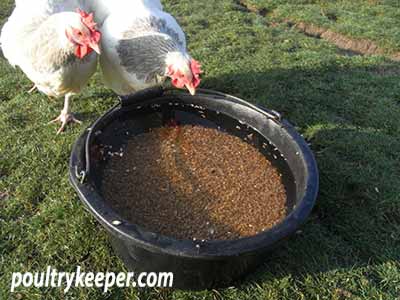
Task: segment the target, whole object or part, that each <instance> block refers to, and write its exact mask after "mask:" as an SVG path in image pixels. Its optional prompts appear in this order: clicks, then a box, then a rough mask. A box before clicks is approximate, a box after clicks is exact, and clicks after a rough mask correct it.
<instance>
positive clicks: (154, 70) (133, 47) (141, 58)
mask: <svg viewBox="0 0 400 300" xmlns="http://www.w3.org/2000/svg"><path fill="white" fill-rule="evenodd" d="M178 49H179V47H178V45H177V44H176V43H175V41H173V40H172V39H171V38H170V37H169V36H166V35H145V36H139V37H136V38H131V39H123V40H120V41H119V43H118V45H117V52H118V55H119V57H120V59H121V66H122V67H124V68H125V70H126V71H127V72H128V73H132V74H135V75H136V77H137V78H138V79H139V80H144V81H145V82H151V81H154V80H157V75H159V76H164V73H165V69H166V65H165V57H166V55H167V53H169V52H173V51H178Z"/></svg>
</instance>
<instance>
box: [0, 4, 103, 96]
mask: <svg viewBox="0 0 400 300" xmlns="http://www.w3.org/2000/svg"><path fill="white" fill-rule="evenodd" d="M16 5H17V6H16V8H15V9H14V11H13V13H12V15H11V16H10V18H9V19H8V21H7V22H6V24H5V25H4V27H3V29H2V31H1V36H0V43H1V47H2V51H3V54H4V57H5V58H6V59H7V60H8V61H9V62H10V64H11V65H13V66H18V67H20V68H21V69H22V71H23V72H24V73H25V74H26V75H27V77H28V78H29V79H30V80H31V81H33V82H34V83H35V85H36V86H37V87H38V89H39V90H40V91H42V92H43V93H45V94H47V95H49V96H54V97H60V96H64V95H66V94H75V93H78V92H79V91H80V90H81V88H82V87H83V86H84V85H85V84H86V83H87V81H88V80H89V78H90V77H91V76H92V75H93V73H94V72H95V71H96V65H97V58H96V55H95V54H94V53H92V54H90V55H89V57H87V58H86V59H83V60H82V61H79V60H77V62H76V63H70V64H65V65H57V63H58V62H59V60H60V59H59V57H60V56H61V55H62V54H63V53H64V50H65V51H67V50H71V49H65V48H67V47H75V46H74V45H72V44H71V43H70V42H69V41H68V39H67V37H66V35H65V30H66V29H67V27H70V26H72V27H77V26H79V24H80V23H81V21H80V15H79V14H77V13H75V12H72V11H74V10H75V9H76V7H77V5H78V1H70V2H67V1H59V0H58V1H57V0H47V1H44V0H35V1H26V0H18V1H17V3H16ZM24 5H26V6H25V7H24ZM64 9H65V10H66V11H62V10H64ZM29 12H30V14H29ZM63 49H64V50H63Z"/></svg>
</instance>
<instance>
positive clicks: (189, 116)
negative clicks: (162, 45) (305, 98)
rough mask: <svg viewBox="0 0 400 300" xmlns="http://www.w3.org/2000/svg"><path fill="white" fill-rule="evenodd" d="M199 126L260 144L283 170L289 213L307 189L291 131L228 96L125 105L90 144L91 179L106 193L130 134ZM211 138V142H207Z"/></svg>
mask: <svg viewBox="0 0 400 300" xmlns="http://www.w3.org/2000/svg"><path fill="white" fill-rule="evenodd" d="M171 121H173V122H175V123H176V124H178V125H200V126H204V127H210V128H215V129H218V130H221V131H223V132H226V133H228V134H231V135H234V136H237V137H239V138H241V139H242V140H243V141H245V142H246V143H249V144H251V145H253V146H254V147H256V148H257V149H258V150H259V152H261V153H262V154H263V155H264V156H265V157H266V158H267V159H268V160H269V161H271V163H272V164H273V165H274V166H275V167H276V168H277V169H278V170H279V172H280V173H281V174H282V181H283V184H284V186H285V189H286V194H287V207H288V213H290V211H291V210H293V208H294V207H295V206H296V205H297V204H298V203H299V201H300V200H301V199H302V198H303V196H304V193H305V189H306V187H305V181H306V179H305V178H304V174H305V172H306V166H305V163H304V160H303V158H302V157H301V156H299V155H296V153H299V149H297V147H298V146H297V144H296V143H294V142H293V140H292V137H291V135H290V134H289V132H286V131H285V130H281V128H279V127H282V126H283V125H282V124H280V123H279V122H276V121H274V120H271V119H270V118H268V117H267V116H265V115H264V114H262V113H260V112H259V111H255V110H252V109H250V108H249V107H245V106H242V105H239V104H236V105H233V104H232V102H230V101H226V100H224V99H210V97H204V98H202V97H190V96H189V97H169V98H166V97H163V98H159V99H153V100H150V101H145V102H138V103H135V104H131V105H129V106H126V107H124V108H122V109H120V110H118V111H117V112H116V113H114V114H112V116H111V117H106V118H104V120H102V121H101V122H100V124H98V126H96V128H94V129H93V130H94V132H93V133H92V135H93V138H92V140H91V143H90V145H89V147H90V166H91V170H90V174H91V176H90V180H91V182H92V185H93V186H94V187H95V188H96V190H97V191H98V192H99V193H100V194H101V192H100V191H101V190H102V187H101V182H102V176H103V170H104V169H105V168H106V166H107V161H108V160H109V159H110V158H111V157H112V156H113V155H118V153H123V152H124V149H125V147H126V146H127V143H128V141H129V139H130V138H132V137H133V136H135V135H138V134H141V133H145V132H148V131H149V130H150V129H151V128H157V127H162V126H165V125H166V124H168V123H170V122H171ZM205 142H206V141H205Z"/></svg>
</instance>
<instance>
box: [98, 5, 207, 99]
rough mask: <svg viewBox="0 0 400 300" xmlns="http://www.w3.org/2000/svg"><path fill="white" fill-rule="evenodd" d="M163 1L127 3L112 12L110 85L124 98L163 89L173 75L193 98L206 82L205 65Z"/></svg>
mask: <svg viewBox="0 0 400 300" xmlns="http://www.w3.org/2000/svg"><path fill="white" fill-rule="evenodd" d="M157 3H159V1H158V0H156V1H153V2H151V1H150V2H149V3H147V4H146V3H144V2H143V1H130V2H129V3H125V5H124V6H121V7H119V9H115V10H114V11H111V13H109V15H108V17H107V18H106V19H105V21H104V23H103V25H102V27H101V29H100V30H101V32H102V41H101V44H102V50H103V51H102V55H101V56H100V65H101V69H102V72H103V79H104V83H105V84H106V85H107V86H108V87H109V88H111V89H112V90H113V91H114V92H116V93H117V94H119V95H127V94H130V93H133V92H135V91H138V90H141V89H145V88H148V87H152V86H155V85H159V84H161V83H163V82H164V80H165V79H166V78H168V77H169V78H170V79H171V80H172V85H174V86H175V87H178V88H185V87H186V88H187V89H188V90H189V92H190V93H191V94H192V95H194V94H195V92H196V88H197V86H198V85H199V84H200V80H201V79H200V73H201V69H200V64H199V63H198V62H197V61H196V60H194V59H193V58H192V57H191V56H190V55H189V53H188V52H187V49H186V39H185V34H184V33H183V31H182V29H181V27H180V26H179V25H178V23H177V22H176V20H175V19H174V18H173V17H172V16H171V15H169V14H168V13H166V12H163V11H162V10H160V8H161V6H160V5H157Z"/></svg>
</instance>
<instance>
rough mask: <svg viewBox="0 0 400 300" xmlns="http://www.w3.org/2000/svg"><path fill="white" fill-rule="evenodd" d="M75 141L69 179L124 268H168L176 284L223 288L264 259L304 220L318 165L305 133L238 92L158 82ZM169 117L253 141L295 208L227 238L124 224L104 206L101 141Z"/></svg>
mask: <svg viewBox="0 0 400 300" xmlns="http://www.w3.org/2000/svg"><path fill="white" fill-rule="evenodd" d="M120 100H121V101H120V103H119V104H118V105H117V106H115V107H114V108H112V109H111V110H109V111H108V112H107V113H106V114H104V115H103V116H102V117H100V118H99V119H98V120H97V121H96V122H95V123H93V124H92V126H91V127H90V128H88V129H87V130H86V131H85V132H84V133H83V134H82V136H81V137H80V138H79V139H78V141H77V142H76V144H75V145H74V147H73V150H72V154H71V158H70V179H71V182H72V185H73V187H74V188H75V190H76V191H77V193H78V195H79V197H80V199H81V200H82V202H83V203H84V204H85V205H86V207H87V208H88V210H89V212H90V213H91V214H92V215H93V216H95V217H96V218H97V220H98V221H99V222H100V223H101V224H102V225H103V226H104V228H105V229H106V230H107V231H108V232H109V235H110V238H111V242H112V245H113V247H114V249H115V251H116V253H117V254H118V255H119V256H120V257H121V258H122V260H123V261H124V262H125V264H126V266H127V268H128V269H129V270H132V271H135V272H136V273H137V272H142V271H145V272H173V273H174V287H175V288H179V289H192V290H198V289H205V288H215V287H223V286H227V285H229V284H231V283H232V282H233V281H234V280H236V279H238V278H240V277H242V276H243V275H245V274H247V273H248V272H250V271H251V270H254V269H255V268H256V267H257V266H259V265H260V264H262V263H263V261H264V260H265V259H266V258H268V254H269V253H270V250H272V249H273V248H274V247H275V246H276V245H278V244H279V242H280V241H282V240H284V239H285V238H287V237H289V236H290V235H291V234H292V233H294V232H295V231H296V230H297V229H298V228H299V226H300V225H301V224H302V223H303V222H304V221H305V220H306V218H307V216H308V215H309V213H310V212H311V209H312V207H313V205H314V202H315V200H316V196H317V192H318V169H317V165H316V162H315V159H314V156H313V154H312V152H311V150H310V149H309V147H308V145H307V143H306V142H305V141H304V139H303V138H302V137H301V136H300V135H299V134H298V133H297V132H296V130H295V129H294V128H293V126H292V125H290V123H289V122H288V121H286V120H284V119H281V117H280V115H279V114H278V113H276V112H274V111H270V110H267V109H264V108H261V107H259V106H256V105H254V104H251V103H248V102H246V101H244V100H241V99H239V98H236V97H233V96H229V95H226V94H222V93H219V92H214V91H210V90H200V91H199V92H198V94H196V96H191V95H189V94H188V93H186V92H183V91H177V90H163V89H161V88H156V89H150V90H145V91H143V92H139V93H137V94H134V95H132V96H128V97H124V98H121V99H120ZM171 119H174V120H176V121H177V122H179V123H181V124H197V125H202V126H208V127H214V128H218V129H220V130H224V131H226V132H228V133H230V134H233V135H236V136H239V137H241V138H243V139H245V137H246V136H247V135H248V134H249V133H253V136H255V137H256V138H253V139H252V142H251V143H252V144H253V145H254V146H255V147H257V148H258V149H259V150H260V151H261V152H262V153H263V154H264V155H265V156H266V157H267V158H268V159H270V160H271V161H272V162H273V164H274V165H275V166H276V167H277V168H278V169H279V170H280V172H281V173H282V174H283V177H282V178H283V181H284V184H285V187H286V191H287V194H288V200H289V203H292V212H291V213H290V214H289V215H288V216H287V217H286V219H285V220H284V221H283V222H282V223H280V224H278V225H276V226H275V227H273V228H272V229H270V230H268V231H265V232H263V233H260V234H258V235H256V236H252V237H247V238H242V239H237V240H231V241H205V242H199V241H192V240H176V239H173V238H169V237H167V236H162V235H159V234H156V233H153V232H149V231H147V230H145V229H144V228H142V227H140V226H137V225H135V224H132V223H129V222H127V221H126V220H124V219H123V218H121V216H119V215H118V214H117V213H116V212H115V211H113V209H112V208H111V207H110V206H108V205H107V203H106V201H105V199H103V197H102V195H101V176H102V167H103V165H104V160H106V158H105V157H101V155H99V147H100V145H101V146H102V147H104V145H106V147H113V148H114V149H115V148H117V149H120V148H122V149H123V147H124V146H125V144H126V142H127V140H128V139H129V138H130V137H131V136H133V135H135V134H138V133H142V132H145V131H147V130H149V128H154V127H160V126H162V125H163V124H164V123H166V122H167V121H169V120H171Z"/></svg>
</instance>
